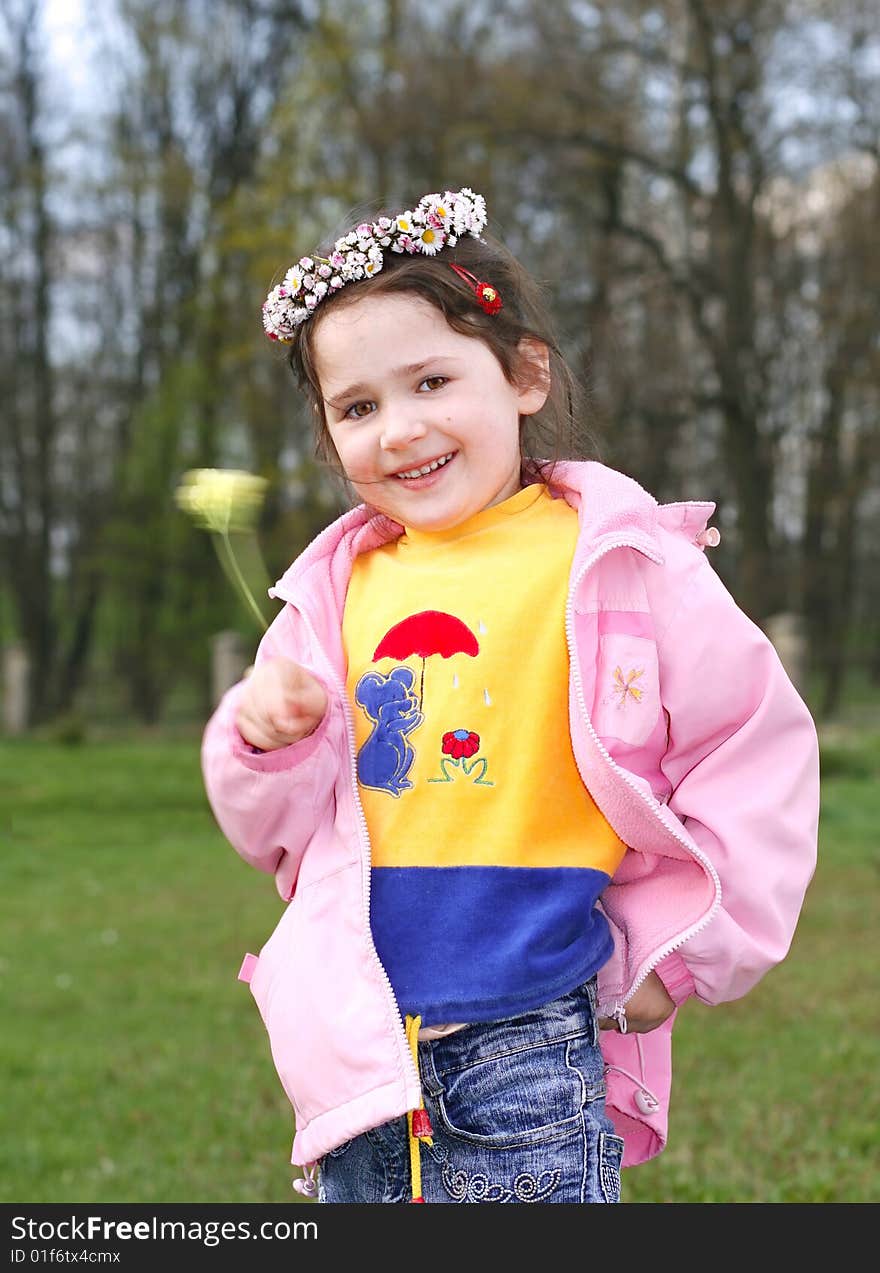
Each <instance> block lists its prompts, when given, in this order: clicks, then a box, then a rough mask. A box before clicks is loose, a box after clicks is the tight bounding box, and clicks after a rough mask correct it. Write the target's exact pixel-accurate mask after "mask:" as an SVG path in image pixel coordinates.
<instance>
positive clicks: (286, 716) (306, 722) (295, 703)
mask: <svg viewBox="0 0 880 1273" xmlns="http://www.w3.org/2000/svg"><path fill="white" fill-rule="evenodd" d="M326 710H327V694H326V691H325V690H324V687H323V685H321V683H320V681H317V680H316V679H315V677H314V676H312V674H311V672H307V671H306V669H305V668H304V667H300V665H299V664H298V663H294V662H293V661H292V660H291V659H282V658H276V659H269V660H267V661H266V662H265V663H261V664H260V665H259V666H258V667H255V668H254V670H253V671H252V672H251V674H250V675H249V676H248V678H247V680H246V681H245V685H244V690H243V692H242V695H241V699H240V701H239V705H238V712H237V713H236V717H235V724H236V726H237V728H238V732H239V733H240V734H241V736H242V738H243V739H244V740H245V742H248V743H250V744H251V746H252V747H259V748H260V750H261V751H275V750H276V749H277V748H278V747H287V746H289V744H290V743H298V742H299V740H300V739H301V738H305V737H306V735H307V734H311V733H313V732H314V730H316V729H317V728H318V726H319V725H320V723H321V721H322V720H323V717H324V713H325V711H326Z"/></svg>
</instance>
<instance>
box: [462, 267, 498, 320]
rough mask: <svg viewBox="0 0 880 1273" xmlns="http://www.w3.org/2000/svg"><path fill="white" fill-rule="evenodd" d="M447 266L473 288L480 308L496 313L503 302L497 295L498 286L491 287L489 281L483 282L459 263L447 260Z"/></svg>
mask: <svg viewBox="0 0 880 1273" xmlns="http://www.w3.org/2000/svg"><path fill="white" fill-rule="evenodd" d="M449 268H450V269H451V270H455V272H456V274H457V275H458V276H459V278H463V279H464V281H465V282H466V283H467V285H468V287H470V288H471V289H472V290H473V293H474V295H475V296H476V298H477V300H478V301H479V303H480V308H481V309H484V310H485V311H486V313H487V314H497V313H498V311H499V309H500V308H501V306H502V304H503V302H502V300H501V297H500V296H499V295H498V288H497V287H493V286H492V284H491V283H483V282H481V281H480V279H478V278H477V277H476V275H474V274H471V272H470V270H465V269H462V267H461V266H460V265H453V264H452V262H451V261H450V262H449Z"/></svg>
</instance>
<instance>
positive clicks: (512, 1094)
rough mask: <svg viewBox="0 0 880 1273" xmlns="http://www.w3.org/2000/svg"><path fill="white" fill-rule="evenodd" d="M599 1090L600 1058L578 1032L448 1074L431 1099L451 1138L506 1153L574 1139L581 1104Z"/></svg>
mask: <svg viewBox="0 0 880 1273" xmlns="http://www.w3.org/2000/svg"><path fill="white" fill-rule="evenodd" d="M604 1091H605V1085H604V1078H603V1073H602V1058H601V1053H600V1052H599V1049H598V1047H596V1046H594V1045H593V1043H592V1040H591V1037H590V1034H589V1033H584V1034H582V1035H577V1036H574V1037H571V1038H568V1039H557V1040H552V1041H550V1042H545V1043H540V1044H532V1045H531V1046H527V1047H522V1048H519V1049H517V1050H512V1051H507V1052H504V1053H501V1054H499V1055H493V1056H487V1057H484V1058H480V1059H478V1060H475V1061H474V1062H473V1063H471V1064H469V1065H464V1066H461V1067H460V1068H458V1069H453V1070H449V1071H447V1072H446V1073H444V1075H443V1078H442V1084H441V1087H440V1090H439V1091H437V1092H435V1093H434V1095H435V1099H436V1101H437V1109H438V1112H439V1116H440V1121H441V1123H442V1125H443V1127H444V1128H445V1130H446V1131H447V1133H448V1134H449V1135H450V1136H453V1137H456V1138H457V1139H460V1140H464V1141H468V1142H470V1143H471V1144H474V1145H482V1146H485V1147H486V1148H494V1149H506V1148H513V1147H515V1146H518V1145H536V1144H541V1143H543V1142H546V1141H552V1140H560V1139H564V1138H565V1137H568V1136H570V1135H574V1134H580V1132H581V1126H582V1114H581V1111H582V1110H583V1107H584V1105H585V1104H587V1103H590V1102H593V1101H596V1100H597V1099H599V1098H601V1097H602V1096H603V1095H604Z"/></svg>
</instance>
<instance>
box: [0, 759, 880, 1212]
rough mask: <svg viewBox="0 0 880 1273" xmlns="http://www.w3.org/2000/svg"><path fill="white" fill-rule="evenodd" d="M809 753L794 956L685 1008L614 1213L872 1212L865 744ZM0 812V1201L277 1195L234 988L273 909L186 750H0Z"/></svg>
mask: <svg viewBox="0 0 880 1273" xmlns="http://www.w3.org/2000/svg"><path fill="white" fill-rule="evenodd" d="M828 757H829V762H828V773H827V776H826V779H825V783H824V795H823V815H822V836H821V846H820V865H819V869H818V871H817V874H816V877H815V880H814V882H813V884H812V886H811V888H810V892H809V894H808V898H807V904H806V907H805V910H804V914H803V917H802V920H801V924H800V926H799V929H798V933H797V935H796V938H795V942H794V945H793V948H792V951H791V954H790V956H789V958H788V960H787V961H785V962H784V963H783V964H782V965H781V966H780V967H779V968H777V969H775V970H774V971H773V972H772V973H770V974H769V975H768V977H767V978H766V979H765V980H764V981H763V982H762V983H761V984H760V985H759V986H758V987H757V988H756V989H755V990H754V991H753V992H752V993H751V994H750V995H749V996H748V997H747V998H745V999H743V1000H741V1001H739V1002H737V1003H733V1004H727V1005H723V1006H721V1007H717V1008H712V1009H708V1008H704V1007H702V1006H701V1005H698V1004H696V1003H693V1002H692V1003H689V1004H687V1005H686V1007H685V1008H684V1009H683V1010H682V1012H681V1014H680V1017H679V1022H678V1025H677V1028H676V1052H675V1083H674V1089H673V1105H672V1111H671V1118H670V1139H669V1146H668V1148H667V1149H666V1151H665V1152H664V1153H663V1154H662V1155H660V1156H659V1157H658V1158H657V1159H655V1160H654V1161H653V1162H651V1163H648V1164H646V1165H645V1166H643V1167H639V1168H637V1169H634V1170H632V1171H628V1172H626V1173H625V1176H624V1197H625V1200H628V1201H634V1202H647V1201H683V1202H690V1201H739V1202H749V1201H779V1202H860V1201H874V1200H876V1197H877V1192H878V1191H877V1186H876V1160H877V1151H878V1140H880V1134H878V1127H880V1119H878V1112H880V1111H878V1104H880V1099H878V1091H877V1087H878V1085H877V1081H876V1076H877V1068H878V1065H877V1062H878V1048H877V1042H876V1022H877V1013H876V1000H877V996H876V974H875V967H876V936H875V935H876V933H877V931H878V927H880V904H878V899H880V890H878V864H880V854H878V843H877V827H878V825H880V783H878V781H877V778H878V774H880V736H874V737H859V738H856V739H855V740H854V739H853V738H852V737H835V738H834V739H832V740H830V742H829V750H828ZM0 807H2V809H3V810H4V814H5V815H6V818H5V819H4V821H6V822H7V824H9V823H11V828H10V829H11V836H8V835H7V834H4V837H3V838H4V840H5V841H6V843H5V844H4V847H3V849H2V856H0V862H2V890H0V896H2V907H3V911H2V939H0V940H2V944H0V994H2V1000H0V1006H2V1012H3V1034H2V1041H0V1071H2V1072H0V1078H2V1083H3V1094H4V1100H3V1113H2V1115H0V1199H3V1200H6V1201H18V1202H96V1201H100V1202H178V1201H179V1202H191V1201H198V1202H283V1201H288V1200H294V1199H295V1198H296V1197H297V1195H295V1194H294V1193H293V1192H292V1191H291V1189H290V1179H291V1176H292V1175H293V1174H294V1173H293V1170H292V1169H291V1168H290V1167H289V1165H288V1159H289V1153H290V1143H291V1139H292V1133H293V1124H292V1114H291V1111H290V1107H289V1105H288V1103H287V1100H286V1098H285V1097H284V1094H283V1092H282V1091H281V1087H280V1084H279V1083H278V1081H277V1079H276V1076H275V1072H274V1069H273V1067H272V1063H271V1059H270V1056H269V1050H268V1043H267V1040H266V1036H265V1032H264V1030H263V1027H262V1024H261V1022H260V1019H259V1015H258V1013H257V1011H256V1007H255V1006H254V1004H253V1003H252V1001H251V998H250V995H249V993H248V991H247V988H246V987H245V986H244V985H243V984H241V983H239V982H237V980H236V973H237V971H238V966H239V963H240V960H241V956H242V954H243V953H244V952H245V951H246V950H253V951H256V950H258V949H259V946H260V945H261V943H262V942H263V941H264V940H265V938H266V937H267V936H268V934H269V932H270V931H271V928H272V926H273V925H274V923H275V921H276V919H277V916H278V915H279V913H280V908H281V903H280V900H279V899H278V898H277V895H276V894H275V892H274V886H273V883H272V881H271V879H270V878H269V877H268V876H261V875H258V874H257V873H256V872H254V871H252V870H251V869H250V868H249V867H247V866H245V865H244V864H243V863H242V862H240V861H239V859H238V858H237V857H236V855H235V854H234V852H233V851H232V849H230V848H229V846H228V845H227V844H226V842H225V840H224V839H223V837H222V836H221V834H220V832H219V830H218V829H217V827H216V825H215V823H214V821H213V818H212V816H211V813H210V811H209V809H208V806H207V803H206V800H205V797H204V794H203V789H202V784H201V776H200V773H199V766H198V744H197V740H185V739H177V740H174V741H160V740H158V739H156V740H149V741H139V742H134V741H119V742H112V741H104V742H88V743H84V744H83V745H81V746H62V745H59V744H57V743H51V742H48V741H34V740H27V741H5V742H3V743H0Z"/></svg>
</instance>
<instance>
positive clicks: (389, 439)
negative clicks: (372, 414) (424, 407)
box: [379, 408, 425, 451]
mask: <svg viewBox="0 0 880 1273" xmlns="http://www.w3.org/2000/svg"><path fill="white" fill-rule="evenodd" d="M424 436H425V425H424V424H423V423H422V421H421V420H420V418H419V413H418V412H417V411H414V410H412V409H411V408H410V409H409V410H407V409H405V408H398V409H397V410H394V409H391V410H388V409H386V413H385V419H384V420H383V421H382V432H381V434H380V435H379V442H380V445H381V446H382V448H383V449H384V450H386V451H394V450H397V449H398V448H399V447H403V446H408V445H409V444H410V442H414V441H416V440H417V439H418V438H422V437H424Z"/></svg>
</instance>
